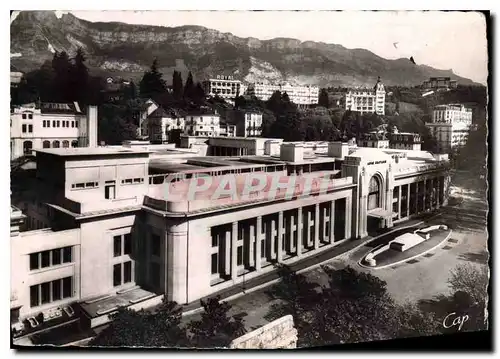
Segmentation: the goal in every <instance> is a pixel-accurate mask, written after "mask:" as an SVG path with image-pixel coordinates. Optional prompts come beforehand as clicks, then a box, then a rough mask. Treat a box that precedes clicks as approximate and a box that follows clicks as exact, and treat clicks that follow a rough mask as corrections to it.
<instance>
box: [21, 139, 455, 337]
mask: <svg viewBox="0 0 500 359" xmlns="http://www.w3.org/2000/svg"><path fill="white" fill-rule="evenodd" d="M236 140H237V139H230V138H226V139H223V138H220V140H219V141H220V142H222V141H226V142H228V141H236ZM247 140H248V141H250V140H251V139H245V141H247ZM239 142H241V141H239ZM221 147H222V146H221ZM220 155H221V156H228V154H223V153H220ZM239 156H240V157H204V156H199V157H190V158H186V159H184V160H182V158H179V157H178V156H176V157H175V160H174V159H169V155H168V154H165V155H164V157H163V158H162V157H161V156H158V155H157V156H156V157H155V161H152V160H151V158H150V157H151V151H149V150H145V149H141V148H136V149H134V148H104V147H102V148H89V149H86V148H69V149H44V150H41V151H40V152H39V153H38V154H37V157H36V160H37V169H36V176H33V177H31V178H30V179H27V180H26V181H28V180H29V181H30V182H29V183H23V184H22V187H21V184H19V186H20V187H19V188H17V189H16V188H14V190H13V193H12V203H13V204H14V205H15V206H16V207H17V208H18V209H15V210H12V211H11V243H12V245H11V248H12V249H11V263H12V287H11V314H12V316H13V323H17V324H15V325H17V327H18V330H19V331H20V332H21V333H22V331H23V330H24V331H26V330H28V331H29V330H36V328H37V326H38V325H39V326H43V325H44V324H43V323H44V322H45V321H47V322H50V320H52V319H51V318H52V317H51V316H54V315H59V314H58V313H63V314H61V315H62V316H64V315H65V314H64V311H69V312H71V311H77V312H78V313H82V316H83V317H84V318H86V320H87V321H88V323H89V325H90V326H96V325H99V324H102V323H104V322H106V321H108V320H109V318H108V315H109V314H110V313H112V312H114V311H116V310H117V308H119V307H122V306H134V308H135V307H137V306H140V305H141V303H144V302H145V301H150V300H152V299H154V298H161V296H166V298H168V299H169V300H173V301H177V302H178V303H180V304H186V303H192V302H194V301H198V300H199V299H200V298H203V297H205V296H208V295H211V294H213V293H216V292H218V291H220V290H222V289H226V288H230V287H234V286H237V285H240V284H242V283H243V282H244V281H245V280H250V279H252V278H257V277H259V276H261V275H263V274H265V273H268V272H270V271H272V270H273V268H274V267H273V264H275V263H285V264H292V263H295V262H298V261H301V260H303V259H306V258H310V257H311V256H315V255H317V254H318V253H320V252H322V251H325V250H327V249H330V248H332V247H334V246H336V245H338V244H340V243H344V242H345V241H349V240H356V239H357V238H361V237H365V236H367V235H368V233H369V232H370V231H371V230H372V229H377V228H381V227H392V226H393V224H394V223H397V222H399V221H404V220H406V219H408V218H410V217H411V216H413V215H415V214H418V213H422V212H426V211H430V210H435V209H437V208H439V207H440V206H442V205H444V204H445V203H446V195H445V194H446V188H447V183H448V182H447V181H448V175H447V163H446V161H443V160H442V158H439V159H437V158H436V157H434V156H433V155H432V154H430V153H421V152H415V151H404V150H391V149H374V148H362V147H356V146H349V145H348V144H347V143H340V142H335V143H329V144H328V149H327V152H326V153H324V152H322V153H317V154H315V153H314V152H313V153H306V151H305V146H304V144H302V143H285V144H281V150H280V154H279V155H278V156H271V155H264V154H254V155H250V154H247V155H246V156H245V154H243V153H241V152H240V154H239ZM158 160H159V162H158ZM158 163H160V165H158ZM153 168H154V174H150V173H151V171H152V169H153ZM255 174H259V175H260V176H261V177H264V178H265V179H266V181H267V182H266V185H265V186H264V187H263V188H261V189H260V188H259V189H258V190H257V189H256V188H255V192H256V193H255V195H257V197H256V196H255V195H252V196H250V197H248V198H244V197H243V196H239V195H238V196H236V197H233V196H229V197H228V196H219V197H215V198H214V193H215V192H214V189H215V191H217V189H216V188H219V186H222V185H221V184H222V183H225V182H224V181H226V180H228V179H232V180H233V181H234V183H235V184H236V186H237V188H240V189H241V188H243V189H244V188H246V187H247V186H248V185H245V183H246V181H247V180H248V176H250V175H255ZM202 176H203V177H207V176H208V177H209V178H211V179H212V181H213V182H212V184H213V186H210V187H204V189H200V192H199V194H198V195H197V196H196V198H191V197H182V196H180V197H177V198H176V197H173V196H171V195H168V194H167V193H166V190H165V189H166V187H165V186H166V185H167V179H168V178H170V179H174V181H175V188H176V190H177V191H179V192H176V193H181V192H182V189H188V188H189V186H190V185H191V184H190V180H191V179H193V178H200V177H202ZM308 176H310V177H311V178H312V179H313V180H312V181H311V182H308V180H307V178H308ZM275 178H280V179H281V182H283V181H285V182H286V181H293V184H294V186H292V185H290V183H292V182H290V183H288V184H287V183H285V185H283V186H282V187H281V188H280V187H273V185H272V183H273V181H274V179H275ZM324 179H326V180H327V181H328V186H326V187H324V186H323V184H322V182H321V181H322V180H324ZM198 183H199V182H198ZM252 183H253V182H252ZM307 183H309V185H308V184H307ZM28 184H29V185H28ZM252 186H253V184H252ZM222 187H224V186H222ZM224 188H225V187H224ZM290 188H291V192H290V193H289V191H290V190H289V189H290ZM35 189H36V190H35ZM238 193H240V192H238ZM240 194H241V193H240ZM21 212H23V213H24V214H23V213H21ZM35 213H36V220H38V221H43V223H44V227H45V228H40V229H33V230H26V228H24V229H22V228H21V227H22V226H23V225H22V223H23V222H24V223H27V222H32V221H33V220H31V219H30V218H28V217H34V216H35ZM65 308H66V309H65ZM67 308H70V309H67ZM54 313H56V314H54ZM33 320H35V321H36V323H38V325H37V324H36V323H35V322H33ZM19 323H20V324H19ZM23 328H24V329H23Z"/></svg>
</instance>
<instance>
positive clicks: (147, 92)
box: [139, 59, 167, 99]
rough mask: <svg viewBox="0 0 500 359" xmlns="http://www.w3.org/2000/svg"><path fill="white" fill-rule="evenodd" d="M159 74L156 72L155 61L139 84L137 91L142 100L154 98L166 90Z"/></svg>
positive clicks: (156, 62) (156, 65) (156, 63)
mask: <svg viewBox="0 0 500 359" xmlns="http://www.w3.org/2000/svg"><path fill="white" fill-rule="evenodd" d="M162 76H163V75H162V74H161V72H159V71H158V61H157V60H156V59H155V60H154V61H153V64H152V65H151V69H150V70H149V71H147V72H145V73H144V76H143V77H142V79H141V82H140V83H139V91H140V94H141V97H143V98H153V99H154V98H156V97H158V96H160V95H162V94H163V93H165V91H166V90H167V86H166V83H165V81H164V80H163V78H162Z"/></svg>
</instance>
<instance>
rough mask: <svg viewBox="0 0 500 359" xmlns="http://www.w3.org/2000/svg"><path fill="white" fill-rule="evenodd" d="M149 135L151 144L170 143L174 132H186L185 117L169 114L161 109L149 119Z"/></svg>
mask: <svg viewBox="0 0 500 359" xmlns="http://www.w3.org/2000/svg"><path fill="white" fill-rule="evenodd" d="M147 126H148V131H147V135H148V138H149V141H150V142H151V143H168V142H170V141H171V136H170V134H171V133H172V131H174V130H178V131H180V132H182V133H184V131H185V117H183V116H177V115H176V114H175V113H167V112H166V111H165V110H163V109H162V108H161V107H160V108H158V109H156V110H155V111H154V112H152V113H151V114H150V115H149V116H148V119H147Z"/></svg>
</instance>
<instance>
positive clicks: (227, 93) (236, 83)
mask: <svg viewBox="0 0 500 359" xmlns="http://www.w3.org/2000/svg"><path fill="white" fill-rule="evenodd" d="M203 90H204V91H205V95H207V96H219V97H221V98H223V99H225V100H234V98H235V97H237V96H239V95H243V94H244V92H245V89H244V88H243V84H242V83H241V81H240V80H235V79H234V78H233V77H232V76H223V75H218V76H216V78H215V79H208V80H206V81H204V82H203Z"/></svg>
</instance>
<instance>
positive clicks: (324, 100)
mask: <svg viewBox="0 0 500 359" xmlns="http://www.w3.org/2000/svg"><path fill="white" fill-rule="evenodd" d="M318 105H319V106H323V107H326V108H329V107H330V100H329V98H328V92H326V89H321V91H320V93H319V99H318Z"/></svg>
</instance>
